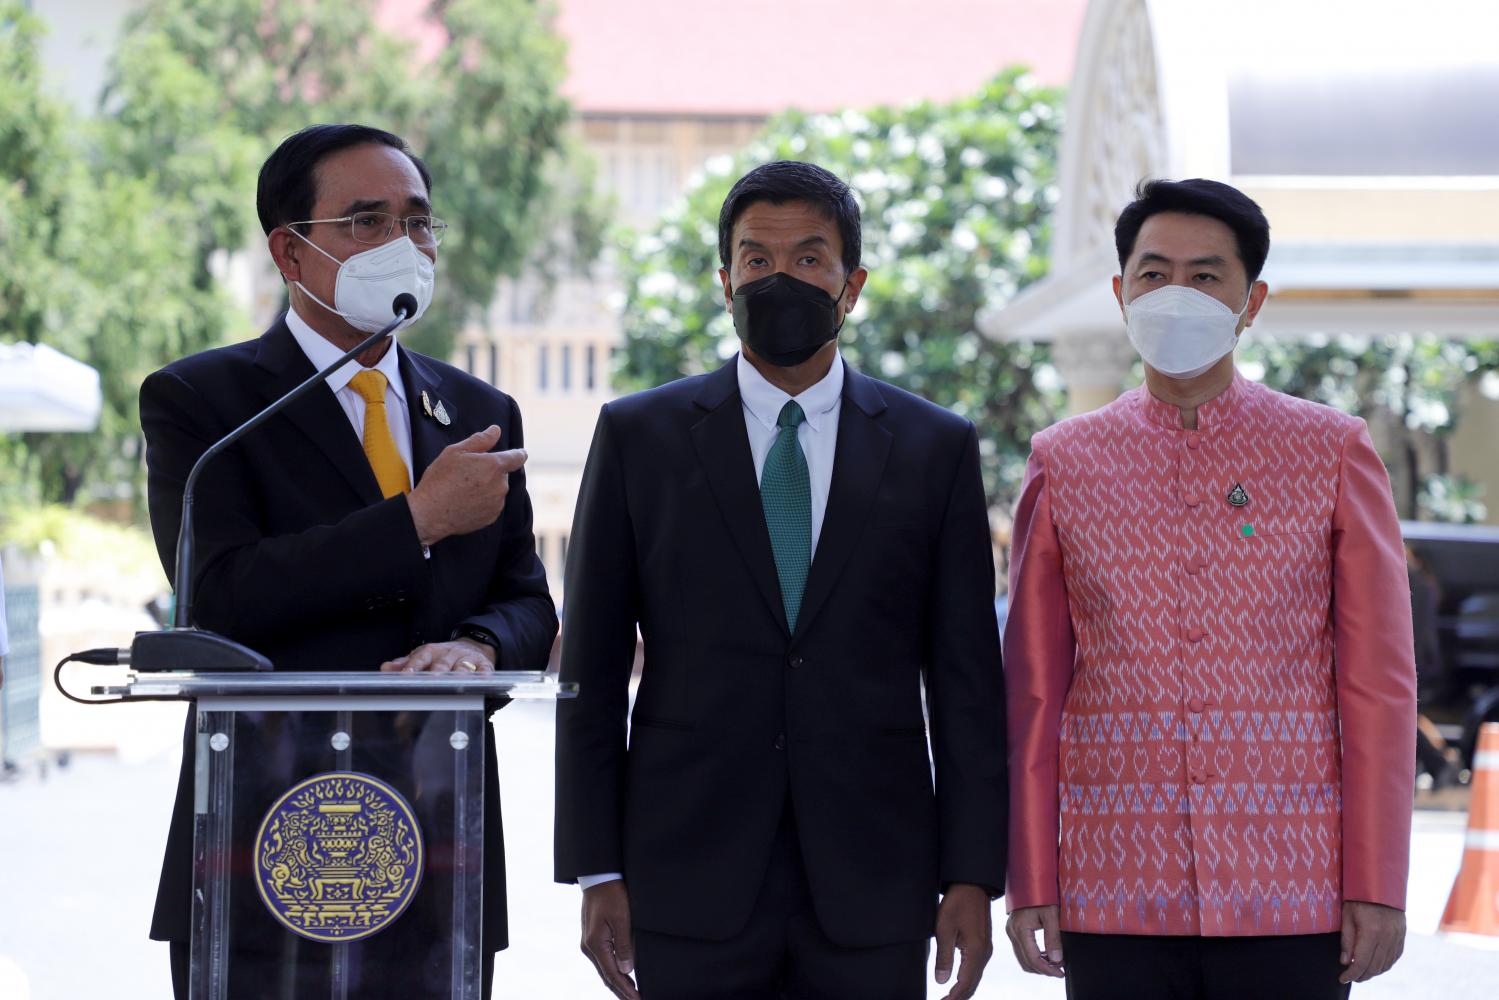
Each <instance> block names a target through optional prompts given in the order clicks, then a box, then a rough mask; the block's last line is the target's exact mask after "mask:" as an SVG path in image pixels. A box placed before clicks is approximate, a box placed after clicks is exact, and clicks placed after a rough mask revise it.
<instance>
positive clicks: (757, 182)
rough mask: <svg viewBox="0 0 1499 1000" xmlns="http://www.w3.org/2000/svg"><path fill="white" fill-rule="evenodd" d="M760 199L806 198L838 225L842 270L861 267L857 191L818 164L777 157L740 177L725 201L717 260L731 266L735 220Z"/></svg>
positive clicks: (782, 201)
mask: <svg viewBox="0 0 1499 1000" xmlns="http://www.w3.org/2000/svg"><path fill="white" fill-rule="evenodd" d="M758 201H768V202H770V203H771V204H772V205H784V204H785V203H786V202H788V201H805V202H807V203H808V204H810V205H812V207H814V208H815V209H817V210H818V211H819V212H821V213H822V214H823V217H824V218H827V219H831V220H833V221H834V222H836V223H837V224H838V235H839V236H840V237H841V238H842V240H843V270H844V271H845V272H852V271H853V270H854V268H856V267H858V266H859V256H860V253H861V252H862V251H863V238H862V237H861V235H860V229H859V203H858V202H857V201H855V200H854V193H853V191H852V190H850V189H849V186H848V185H847V184H845V183H843V181H841V180H839V179H838V177H837V176H836V175H834V174H832V173H830V172H829V171H827V170H824V169H823V168H822V167H819V166H817V165H816V164H815V163H801V162H798V161H796V160H777V161H776V162H774V163H763V164H761V165H760V166H758V167H756V168H755V169H753V170H751V171H750V172H749V173H747V174H745V175H744V176H743V177H741V178H739V180H737V181H735V182H734V186H733V188H731V189H730V190H729V196H728V197H727V198H725V199H724V200H723V208H722V209H721V210H720V211H719V213H718V259H719V260H720V261H722V262H723V266H724V267H728V266H729V257H730V255H731V249H732V248H731V247H730V246H729V244H730V242H731V241H732V240H733V236H734V223H735V222H737V221H738V220H739V216H740V215H742V214H744V210H745V209H746V208H749V207H750V206H751V205H753V204H755V203H756V202H758Z"/></svg>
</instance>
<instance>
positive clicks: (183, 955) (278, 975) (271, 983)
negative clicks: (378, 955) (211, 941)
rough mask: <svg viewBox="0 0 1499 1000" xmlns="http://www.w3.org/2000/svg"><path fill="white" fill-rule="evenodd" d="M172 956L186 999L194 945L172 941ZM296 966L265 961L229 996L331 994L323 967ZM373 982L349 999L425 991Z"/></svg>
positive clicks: (484, 970)
mask: <svg viewBox="0 0 1499 1000" xmlns="http://www.w3.org/2000/svg"><path fill="white" fill-rule="evenodd" d="M167 943H168V945H169V951H170V958H171V963H172V995H173V996H174V997H175V998H176V1000H187V996H188V975H189V972H190V962H191V949H190V948H189V947H188V945H187V942H185V941H169V942H167ZM494 955H495V953H494V952H492V951H486V952H484V953H483V954H482V955H480V966H481V970H480V974H481V975H482V977H483V984H482V988H481V989H480V992H479V996H480V997H482V998H484V1000H489V996H490V990H492V989H493V988H494ZM392 962H393V964H396V965H399V963H400V959H399V958H394V959H393V960H392ZM248 964H249V963H246V962H243V961H240V962H236V965H235V967H236V968H243V967H246V966H247V965H248ZM296 972H297V970H296V969H286V968H281V969H277V968H274V967H269V966H267V965H265V964H264V963H262V966H261V967H258V968H255V971H254V972H252V973H248V974H247V975H245V976H242V977H236V978H235V980H234V981H233V982H231V983H230V984H229V997H230V1000H238V998H241V997H243V998H245V1000H265V998H267V997H282V996H286V997H296V998H298V1000H301V998H303V997H308V998H315V997H319V996H322V997H326V996H328V995H329V988H328V987H329V984H328V980H327V975H326V973H325V972H324V970H322V969H318V970H317V975H316V976H315V977H300V978H299V977H298V976H297V975H296ZM368 978H369V980H370V982H368V983H361V984H359V985H356V986H353V987H351V988H350V989H349V1000H386V998H387V997H388V998H390V1000H415V998H417V997H420V996H421V995H422V993H421V989H420V987H417V988H415V989H414V988H413V987H412V986H411V984H410V982H409V981H408V980H406V979H405V978H404V977H401V976H389V975H386V976H381V975H379V974H378V972H377V974H375V975H372V976H370V977H368Z"/></svg>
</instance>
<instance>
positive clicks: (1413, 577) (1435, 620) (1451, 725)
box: [1400, 521, 1499, 767]
mask: <svg viewBox="0 0 1499 1000" xmlns="http://www.w3.org/2000/svg"><path fill="white" fill-rule="evenodd" d="M1400 529H1401V534H1402V535H1404V537H1405V544H1406V550H1407V558H1408V562H1409V567H1410V582H1411V612H1412V622H1413V624H1414V625H1415V638H1416V671H1417V675H1418V678H1419V690H1420V694H1421V712H1422V714H1423V715H1425V716H1426V717H1427V718H1429V719H1431V720H1432V721H1433V722H1435V723H1437V725H1438V728H1440V729H1441V731H1442V733H1443V735H1444V736H1446V737H1447V738H1448V739H1449V741H1452V742H1455V743H1456V744H1457V746H1458V749H1459V752H1460V753H1461V755H1462V759H1463V764H1464V766H1468V767H1471V766H1472V760H1473V748H1474V744H1475V743H1476V742H1477V739H1478V727H1479V726H1480V725H1481V724H1483V723H1484V722H1499V528H1490V527H1482V526H1478V525H1457V524H1429V523H1425V522H1414V521H1407V522H1403V523H1402V524H1401V525H1400Z"/></svg>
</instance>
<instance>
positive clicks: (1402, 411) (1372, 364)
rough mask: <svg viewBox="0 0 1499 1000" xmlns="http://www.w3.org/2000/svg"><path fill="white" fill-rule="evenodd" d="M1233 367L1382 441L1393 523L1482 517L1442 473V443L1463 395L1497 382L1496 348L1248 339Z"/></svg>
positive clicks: (1478, 506) (1398, 338)
mask: <svg viewBox="0 0 1499 1000" xmlns="http://www.w3.org/2000/svg"><path fill="white" fill-rule="evenodd" d="M1240 361H1241V363H1243V364H1245V365H1246V366H1248V367H1249V368H1250V370H1251V373H1252V374H1254V375H1256V377H1258V378H1260V379H1261V380H1262V381H1264V382H1265V383H1266V384H1267V385H1270V386H1272V387H1273V388H1276V389H1279V390H1280V391H1281V392H1285V393H1289V394H1290V395H1292V396H1299V397H1301V398H1302V399H1311V400H1315V401H1317V402H1319V403H1326V404H1327V405H1329V406H1333V407H1336V408H1337V409H1339V410H1342V411H1344V412H1345V413H1352V414H1355V415H1357V416H1360V417H1363V418H1364V419H1365V420H1368V421H1369V422H1370V424H1371V425H1372V426H1373V427H1374V428H1375V432H1376V437H1377V438H1378V437H1381V436H1383V437H1387V438H1389V439H1391V440H1389V442H1388V446H1387V449H1386V450H1387V453H1386V455H1385V462H1386V464H1387V465H1389V466H1390V470H1391V472H1392V474H1393V475H1392V479H1393V480H1394V484H1395V503H1396V506H1397V507H1398V508H1399V510H1400V514H1401V516H1402V517H1407V518H1416V519H1422V520H1434V521H1457V522H1467V521H1479V520H1482V519H1483V518H1484V516H1485V515H1486V512H1487V508H1486V505H1485V503H1484V498H1483V497H1482V495H1481V490H1480V488H1479V487H1477V486H1476V485H1475V484H1473V483H1471V482H1468V481H1466V480H1464V479H1462V478H1460V477H1457V476H1454V475H1452V474H1451V472H1450V470H1449V469H1448V467H1447V443H1448V440H1449V439H1450V437H1451V434H1452V431H1453V430H1454V429H1455V428H1456V427H1457V423H1458V421H1459V420H1460V419H1461V416H1462V415H1461V412H1460V403H1461V395H1462V391H1463V389H1464V387H1465V386H1467V385H1468V384H1469V383H1475V382H1478V383H1485V384H1490V385H1492V384H1494V383H1496V382H1499V340H1494V339H1457V338H1445V337H1434V336H1428V335H1419V334H1399V335H1395V336H1386V337H1363V336H1347V335H1344V336H1315V337H1311V338H1308V339H1305V340H1294V341H1292V340H1268V341H1267V340H1254V339H1251V340H1249V341H1248V342H1246V344H1245V347H1244V348H1243V349H1242V350H1241V351H1240ZM1486 376H1487V378H1486Z"/></svg>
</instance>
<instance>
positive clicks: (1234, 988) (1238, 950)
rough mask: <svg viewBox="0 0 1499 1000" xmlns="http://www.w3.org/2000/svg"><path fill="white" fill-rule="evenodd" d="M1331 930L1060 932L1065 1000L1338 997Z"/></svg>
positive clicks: (1340, 988) (1342, 992) (1341, 993)
mask: <svg viewBox="0 0 1499 1000" xmlns="http://www.w3.org/2000/svg"><path fill="white" fill-rule="evenodd" d="M1339 946H1340V941H1339V935H1337V934H1296V935H1285V936H1278V937H1167V936H1159V937H1157V936H1152V935H1138V934H1076V933H1071V932H1068V931H1063V932H1062V961H1063V964H1064V965H1065V966H1066V967H1067V998H1068V1000H1341V998H1343V997H1347V996H1348V989H1349V987H1348V986H1346V985H1343V984H1341V983H1339V982H1338V976H1340V975H1341V974H1342V972H1343V966H1342V965H1341V964H1340V963H1339V962H1338V949H1339Z"/></svg>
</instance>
